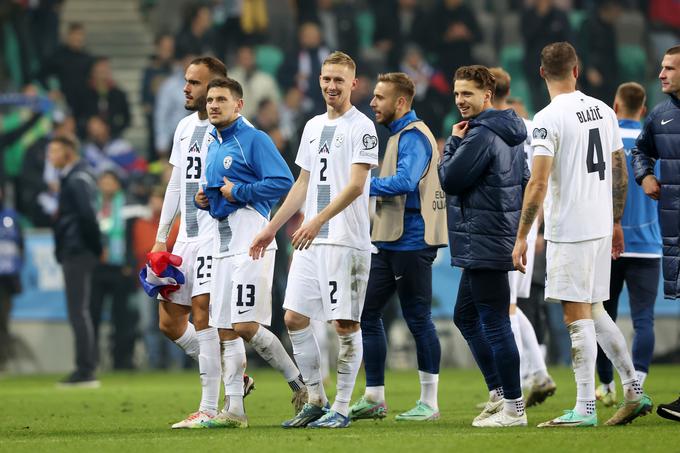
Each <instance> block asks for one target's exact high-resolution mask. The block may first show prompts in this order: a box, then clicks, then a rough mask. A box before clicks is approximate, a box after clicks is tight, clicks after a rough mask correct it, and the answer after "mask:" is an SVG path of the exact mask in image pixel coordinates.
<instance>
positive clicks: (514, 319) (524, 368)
mask: <svg viewBox="0 0 680 453" xmlns="http://www.w3.org/2000/svg"><path fill="white" fill-rule="evenodd" d="M510 329H511V330H512V336H513V337H514V338H515V344H517V352H518V353H519V367H520V373H519V375H520V378H521V379H522V384H524V378H525V377H526V376H527V373H528V369H529V367H528V364H527V358H526V357H525V356H524V338H523V337H522V330H521V326H520V323H519V317H518V316H517V313H515V314H514V315H510Z"/></svg>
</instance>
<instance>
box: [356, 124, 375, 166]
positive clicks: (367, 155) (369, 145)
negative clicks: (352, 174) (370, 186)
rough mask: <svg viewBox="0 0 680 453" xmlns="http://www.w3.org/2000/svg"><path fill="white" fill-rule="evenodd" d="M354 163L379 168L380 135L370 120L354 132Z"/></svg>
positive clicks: (358, 126)
mask: <svg viewBox="0 0 680 453" xmlns="http://www.w3.org/2000/svg"><path fill="white" fill-rule="evenodd" d="M352 163H353V164H370V165H371V168H375V167H377V166H378V134H377V133H376V132H375V125H374V124H373V121H371V120H369V119H368V118H367V119H366V121H362V122H361V123H360V124H358V125H357V127H356V129H354V130H353V131H352Z"/></svg>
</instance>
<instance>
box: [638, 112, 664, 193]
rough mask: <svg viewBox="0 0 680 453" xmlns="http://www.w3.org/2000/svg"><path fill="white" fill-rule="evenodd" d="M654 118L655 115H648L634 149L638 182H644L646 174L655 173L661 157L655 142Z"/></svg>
mask: <svg viewBox="0 0 680 453" xmlns="http://www.w3.org/2000/svg"><path fill="white" fill-rule="evenodd" d="M653 120H654V117H653V115H649V116H648V117H647V120H646V121H645V125H644V126H643V128H642V132H641V133H640V135H639V136H638V138H637V140H636V141H635V146H634V147H633V150H632V154H633V171H634V172H635V181H636V182H637V183H638V184H642V180H643V179H645V176H647V175H651V174H654V165H655V164H656V160H657V159H658V158H659V153H658V151H657V149H656V145H655V144H654V131H653V130H652V125H653Z"/></svg>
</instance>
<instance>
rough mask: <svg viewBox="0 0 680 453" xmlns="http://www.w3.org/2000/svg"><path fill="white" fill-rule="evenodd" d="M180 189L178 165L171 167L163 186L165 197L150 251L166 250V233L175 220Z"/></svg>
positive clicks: (168, 232)
mask: <svg viewBox="0 0 680 453" xmlns="http://www.w3.org/2000/svg"><path fill="white" fill-rule="evenodd" d="M180 190H181V174H180V169H179V168H178V167H174V166H173V167H172V174H171V175H170V181H168V186H167V187H166V188H165V197H163V208H162V209H161V218H160V220H159V221H158V230H157V232H156V243H155V244H154V245H153V248H152V249H151V251H152V252H167V251H168V247H167V245H166V242H167V241H168V235H169V234H170V229H171V228H172V223H173V222H174V220H175V216H176V215H177V212H179V204H180Z"/></svg>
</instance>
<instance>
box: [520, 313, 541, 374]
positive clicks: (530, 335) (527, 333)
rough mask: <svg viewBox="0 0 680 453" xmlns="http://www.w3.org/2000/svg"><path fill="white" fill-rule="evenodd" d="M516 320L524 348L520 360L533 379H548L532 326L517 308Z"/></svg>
mask: <svg viewBox="0 0 680 453" xmlns="http://www.w3.org/2000/svg"><path fill="white" fill-rule="evenodd" d="M517 320H518V321H519V326H520V329H519V331H520V334H521V335H522V345H523V347H524V350H523V354H522V360H524V361H526V363H527V367H528V372H529V374H532V375H533V376H534V378H538V379H540V380H544V379H546V378H548V369H547V367H546V366H545V360H544V359H543V351H541V346H540V345H539V344H538V339H537V338H536V331H535V330H534V326H533V325H532V324H531V321H529V318H527V316H526V315H525V314H524V312H523V311H522V310H520V309H519V307H518V308H517Z"/></svg>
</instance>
